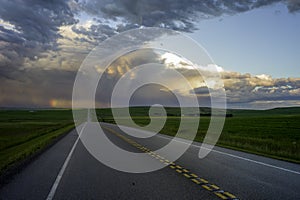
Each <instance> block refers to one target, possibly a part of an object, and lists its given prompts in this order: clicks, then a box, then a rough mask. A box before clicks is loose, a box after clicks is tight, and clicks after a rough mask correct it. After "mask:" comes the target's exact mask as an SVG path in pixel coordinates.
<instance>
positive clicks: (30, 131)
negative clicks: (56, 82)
mask: <svg viewBox="0 0 300 200" xmlns="http://www.w3.org/2000/svg"><path fill="white" fill-rule="evenodd" d="M73 127H74V125H73V118H72V112H71V110H33V111H30V110H1V111H0V174H2V173H3V172H4V171H6V170H7V169H9V168H11V167H12V166H14V165H15V164H16V163H19V162H21V161H23V160H24V159H26V158H28V157H30V156H31V155H33V154H34V153H36V152H37V151H40V150H42V149H43V148H45V147H47V146H48V145H49V144H51V143H52V142H53V141H54V140H55V139H56V138H57V137H59V136H61V135H63V134H64V133H67V132H69V131H70V130H71V129H72V128H73Z"/></svg>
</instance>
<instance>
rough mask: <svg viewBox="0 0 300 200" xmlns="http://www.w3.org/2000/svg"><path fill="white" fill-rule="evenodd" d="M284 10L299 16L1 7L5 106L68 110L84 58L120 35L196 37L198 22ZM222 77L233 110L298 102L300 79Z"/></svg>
mask: <svg viewBox="0 0 300 200" xmlns="http://www.w3.org/2000/svg"><path fill="white" fill-rule="evenodd" d="M279 2H281V3H283V4H285V5H286V6H287V8H288V10H289V12H291V13H293V12H299V10H300V3H299V1H298V0H236V1H233V0H225V1H224V0H214V1H211V0H151V1H149V0H45V1H41V0H0V5H1V6H0V85H1V88H0V91H1V98H0V106H36V105H39V106H46V107H47V106H51V104H49V101H50V100H51V99H54V100H55V99H56V100H57V101H60V102H63V103H62V104H58V105H61V106H65V105H68V102H70V98H71V87H72V84H73V80H74V77H75V72H76V70H77V69H78V67H79V66H80V64H81V62H82V61H83V59H84V58H85V56H86V55H87V54H88V53H89V51H90V50H91V49H92V48H93V47H95V46H96V45H97V44H99V43H100V42H101V41H103V40H105V39H107V38H109V37H111V36H113V35H115V34H117V33H120V32H123V31H126V30H129V29H132V28H139V27H162V28H169V29H173V30H179V31H184V32H193V31H195V30H196V29H197V27H196V23H197V22H198V21H199V20H205V19H208V18H213V17H218V16H223V15H235V14H237V13H241V12H246V11H249V10H252V9H256V8H260V7H263V6H268V5H272V4H275V3H279ZM82 16H83V17H82ZM86 18H88V20H82V19H86ZM81 20H82V21H81ZM154 57H155V56H154ZM154 57H153V59H154ZM127 59H128V58H127ZM130 62H131V61H130ZM189 74H192V72H189ZM222 76H223V79H224V83H225V89H226V91H227V95H228V101H229V103H237V102H247V101H248V102H249V101H251V102H253V101H261V100H274V101H277V100H278V101H279V100H284V99H296V100H297V99H299V88H300V86H299V82H300V81H299V80H298V79H273V78H270V77H269V79H268V78H266V77H256V76H253V75H250V74H239V73H237V72H224V73H222ZM191 78H192V76H191ZM197 88H198V89H196V91H197V92H198V93H199V95H202V96H203V95H205V93H206V90H205V89H204V88H201V87H197ZM65 91H67V92H65Z"/></svg>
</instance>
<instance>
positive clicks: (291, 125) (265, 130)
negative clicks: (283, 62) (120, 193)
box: [97, 107, 300, 163]
mask: <svg viewBox="0 0 300 200" xmlns="http://www.w3.org/2000/svg"><path fill="white" fill-rule="evenodd" d="M148 110H149V108H148V107H133V108H130V113H131V116H132V119H133V120H134V121H135V122H136V123H137V124H139V125H142V126H144V125H147V124H148V123H149V122H150V119H149V117H148ZM166 110H167V113H168V118H167V122H166V124H165V126H164V128H163V129H162V130H161V131H160V133H162V134H166V135H171V136H174V135H175V134H176V133H177V129H178V126H179V123H180V117H179V116H180V110H179V109H178V108H167V109H166ZM207 112H209V109H207V108H202V109H201V113H207ZM227 113H230V114H232V115H233V117H227V118H226V121H225V125H224V129H223V131H222V134H221V137H220V139H219V141H218V144H217V145H218V146H223V147H227V148H232V149H237V150H242V151H246V152H250V153H255V154H260V155H264V156H269V157H273V158H277V159H282V160H287V161H291V162H296V163H300V108H276V109H271V110H228V111H227ZM97 116H98V117H99V121H105V122H109V123H114V120H113V118H112V115H111V111H110V109H99V110H97ZM209 122H210V117H208V116H201V120H200V125H199V129H198V133H197V136H196V138H195V140H196V141H199V142H201V141H203V138H204V136H205V134H206V131H207V128H208V124H209ZM123 124H124V125H126V123H125V121H124V123H123ZM187 138H188V136H187Z"/></svg>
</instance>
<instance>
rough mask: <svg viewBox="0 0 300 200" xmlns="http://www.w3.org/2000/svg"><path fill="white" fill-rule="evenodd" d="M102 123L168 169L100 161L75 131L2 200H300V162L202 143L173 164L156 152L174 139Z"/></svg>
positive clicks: (5, 190)
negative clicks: (204, 148)
mask: <svg viewBox="0 0 300 200" xmlns="http://www.w3.org/2000/svg"><path fill="white" fill-rule="evenodd" d="M92 126H95V123H85V124H83V125H82V127H81V128H82V129H83V130H84V129H88V128H89V127H92ZM101 126H102V127H103V130H104V131H105V134H106V135H107V137H108V138H109V139H110V140H111V141H112V142H113V143H114V144H115V145H117V146H118V147H120V148H122V149H124V150H127V151H131V152H136V153H147V155H146V156H148V157H147V162H153V163H154V164H157V163H160V164H163V165H164V166H165V167H164V168H162V169H160V170H157V171H154V172H148V173H127V172H121V171H118V170H115V169H112V168H110V167H108V166H106V165H104V164H102V163H101V162H99V161H98V160H97V159H95V158H94V157H93V156H92V155H91V154H90V153H89V152H88V151H87V149H86V148H85V146H84V145H83V143H82V142H81V140H80V139H78V134H77V132H76V131H75V130H73V131H71V132H70V134H68V135H67V136H66V137H64V138H63V139H61V140H60V141H59V142H57V143H56V144H55V145H53V146H52V147H51V148H49V149H48V150H47V151H46V152H45V153H43V154H42V155H40V156H39V157H38V158H37V159H35V160H34V161H33V162H32V163H30V164H29V165H27V166H26V167H25V168H24V169H23V170H22V171H21V172H20V173H18V174H16V175H15V176H14V177H13V178H12V180H10V181H9V182H8V183H7V184H6V185H4V186H3V187H2V188H1V189H0V199H14V200H17V199H30V200H34V199H49V200H51V199H181V200H182V199H250V200H259V199H281V200H282V199H300V165H297V164H293V163H288V162H283V161H278V160H274V159H270V158H265V157H262V156H257V155H252V154H247V153H243V152H239V151H233V150H229V149H224V148H220V147H215V148H214V149H213V151H212V152H210V154H209V155H208V156H207V157H205V158H204V159H199V158H198V152H199V146H200V145H201V144H200V143H197V142H194V143H193V145H191V146H190V147H189V148H188V150H187V151H186V152H185V153H184V154H183V155H182V156H181V157H180V158H179V159H178V160H176V161H174V162H170V161H169V160H168V158H167V157H165V156H164V155H159V154H156V153H155V152H154V151H155V150H157V149H159V148H160V147H162V146H164V145H166V144H168V143H169V142H170V140H171V139H172V138H170V137H168V136H164V135H160V134H158V135H156V136H153V137H151V138H150V139H140V138H139V139H137V138H134V137H132V136H129V135H125V134H124V133H123V132H122V131H121V130H120V129H119V128H118V127H117V126H115V125H110V124H104V123H102V124H101ZM135 131H136V132H138V131H137V130H135ZM185 142H186V141H185V140H182V139H181V140H178V143H182V144H184V143H185Z"/></svg>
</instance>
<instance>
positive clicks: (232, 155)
mask: <svg viewBox="0 0 300 200" xmlns="http://www.w3.org/2000/svg"><path fill="white" fill-rule="evenodd" d="M157 136H158V137H162V138H165V139H167V138H168V137H166V136H164V135H157ZM180 139H181V138H180ZM175 141H176V142H181V143H184V144H189V143H187V142H184V141H180V140H178V139H175ZM191 145H192V146H194V147H197V148H203V149H206V150H210V149H209V148H206V147H201V146H199V145H195V144H191ZM211 151H213V152H215V153H219V154H223V155H226V156H230V157H233V158H238V159H241V160H245V161H248V162H253V163H256V164H260V165H264V166H266V167H271V168H275V169H279V170H282V171H286V172H290V173H294V174H298V175H300V172H298V171H294V170H290V169H286V168H283V167H278V166H275V165H271V164H267V163H264V162H260V161H256V160H252V159H249V158H244V157H241V156H237V155H234V154H230V153H225V152H222V151H218V150H214V149H211Z"/></svg>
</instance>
